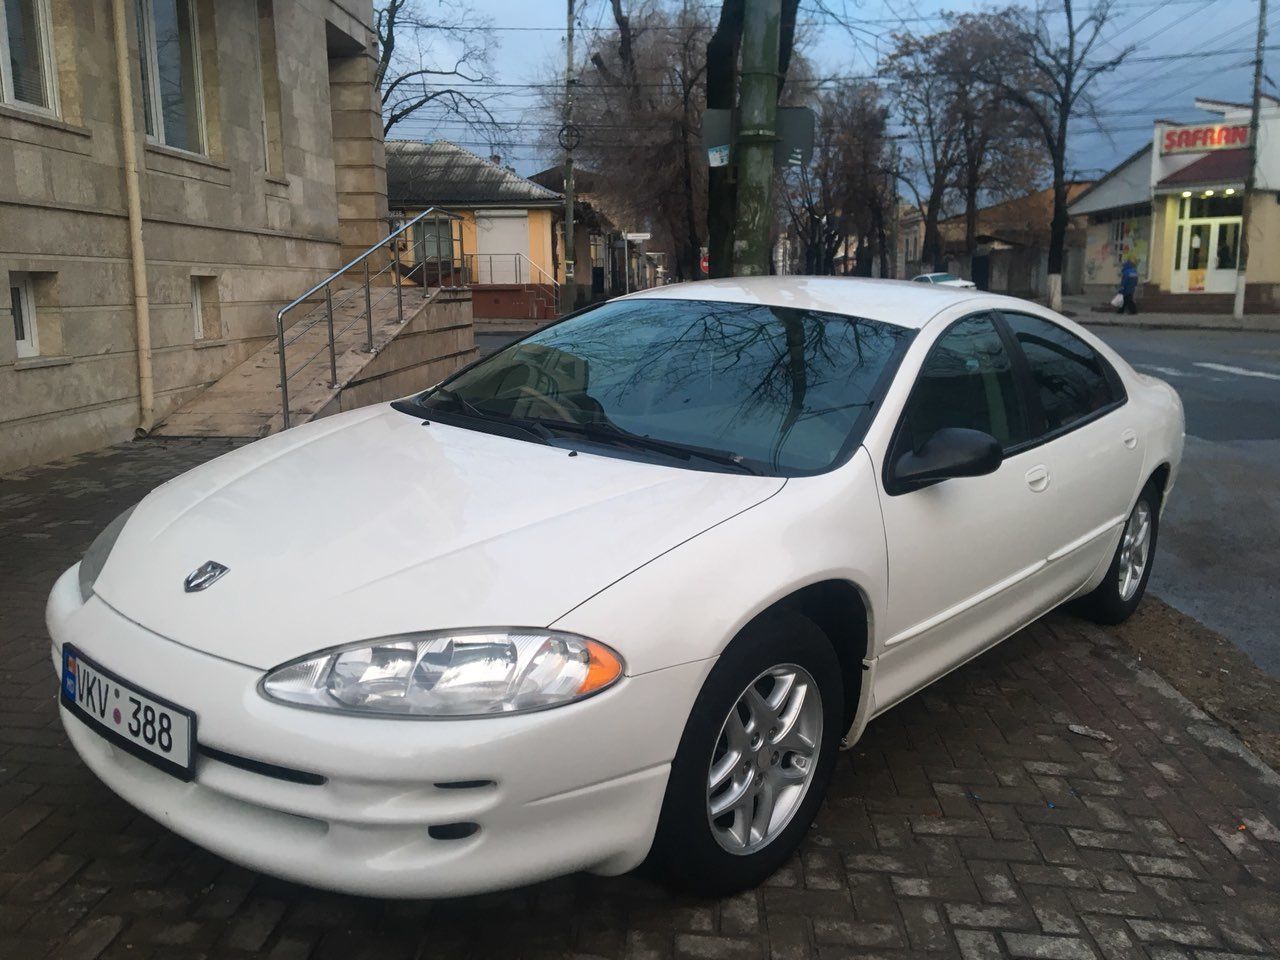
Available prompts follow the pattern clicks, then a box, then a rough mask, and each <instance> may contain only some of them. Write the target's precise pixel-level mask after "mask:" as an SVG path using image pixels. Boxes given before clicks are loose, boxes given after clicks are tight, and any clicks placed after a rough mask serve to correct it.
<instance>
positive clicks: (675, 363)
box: [539, 301, 906, 468]
mask: <svg viewBox="0 0 1280 960" xmlns="http://www.w3.org/2000/svg"><path fill="white" fill-rule="evenodd" d="M628 306H629V307H630V308H629V309H627V308H624V309H620V310H616V311H615V312H614V313H613V314H612V315H611V316H602V317H600V318H599V319H598V321H597V322H594V323H591V324H575V325H573V327H571V328H569V329H566V330H565V331H564V335H563V336H562V337H558V336H556V335H555V331H554V330H552V331H548V335H545V336H543V337H540V338H539V339H540V340H541V341H542V343H544V344H545V345H546V346H548V347H553V348H562V349H565V350H568V351H570V352H572V353H574V354H576V355H577V356H579V357H581V358H582V359H583V360H584V361H585V364H586V366H587V383H586V385H585V387H584V393H585V394H586V395H587V396H589V397H590V398H591V399H593V400H594V401H595V402H597V403H598V404H599V405H600V407H601V408H603V410H605V411H606V412H608V411H614V412H622V411H626V410H627V408H628V407H629V406H631V405H632V403H633V402H642V401H643V400H644V398H645V397H646V396H649V397H651V396H652V393H653V391H654V390H655V389H657V390H659V391H661V392H662V394H663V395H664V399H665V400H666V401H667V403H668V406H669V408H678V406H677V405H678V404H688V403H690V402H691V401H697V400H701V401H703V403H704V405H705V404H707V403H708V402H711V403H712V404H713V405H714V402H715V401H718V400H723V401H725V402H726V406H727V407H728V408H729V409H731V410H732V415H731V416H729V417H728V418H727V419H724V420H723V422H721V423H718V424H716V426H717V427H718V428H719V430H720V433H721V435H724V434H726V433H728V432H729V431H730V430H732V429H734V428H742V427H747V426H753V427H757V428H758V427H760V426H763V425H765V424H767V423H769V422H770V421H776V423H777V426H776V427H775V428H774V429H773V431H772V434H773V436H772V439H771V444H770V445H771V450H770V454H769V460H770V461H771V464H772V466H773V467H774V468H777V466H778V462H779V460H780V457H781V453H782V450H783V448H784V447H785V445H786V443H787V441H788V439H789V438H790V437H791V435H792V431H793V430H794V429H795V427H796V426H797V424H799V423H801V422H802V421H804V420H808V419H811V418H821V417H829V418H838V419H837V420H836V422H838V423H840V424H841V425H842V427H843V429H842V430H841V431H840V432H841V434H842V436H844V435H847V434H848V432H849V430H850V429H852V427H853V426H854V423H855V422H856V419H857V417H858V415H859V414H860V413H861V408H864V407H865V406H866V405H867V402H868V400H869V398H870V393H871V390H872V389H873V388H874V386H875V382H876V380H877V378H878V374H879V372H880V370H881V369H882V368H883V366H884V364H885V362H886V360H887V358H888V357H889V356H891V355H892V354H893V352H894V350H895V349H896V348H897V346H898V345H899V343H900V342H901V341H902V340H903V338H904V337H905V336H906V331H905V330H903V329H901V328H896V327H892V326H888V325H885V324H880V323H876V322H872V321H866V320H861V319H858V318H853V317H846V316H840V315H836V314H822V313H816V312H813V311H805V310H798V309H794V308H787V307H766V306H760V305H755V304H730V303H695V302H690V301H680V302H679V304H678V310H675V309H673V307H674V306H675V305H674V304H673V302H671V301H665V302H655V303H654V304H652V305H649V304H643V305H641V304H634V305H628ZM637 330H644V331H645V332H649V331H661V333H658V334H657V335H655V336H649V337H646V338H645V339H643V340H640V339H637V337H636V336H635V332H636V331H637ZM593 368H595V369H603V370H606V371H609V370H621V371H624V373H623V375H622V376H621V377H619V378H618V379H616V380H613V381H612V382H608V383H599V382H594V383H593V382H591V371H592V369H593ZM681 394H684V396H683V398H681ZM707 426H710V424H708V425H707ZM832 455H834V451H832Z"/></svg>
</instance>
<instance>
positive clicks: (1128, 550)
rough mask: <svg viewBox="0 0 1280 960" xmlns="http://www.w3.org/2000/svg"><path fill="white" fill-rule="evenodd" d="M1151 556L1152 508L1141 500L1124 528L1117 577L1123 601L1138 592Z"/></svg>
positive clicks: (1130, 598)
mask: <svg viewBox="0 0 1280 960" xmlns="http://www.w3.org/2000/svg"><path fill="white" fill-rule="evenodd" d="M1150 554H1151V507H1150V506H1148V505H1147V501H1145V500H1139V501H1138V505H1137V506H1136V507H1134V508H1133V513H1131V514H1130V515H1129V522H1128V523H1126V524H1125V527H1124V538H1123V539H1122V540H1121V541H1120V569H1119V571H1118V573H1117V577H1118V578H1119V581H1120V599H1121V600H1124V601H1126V602H1128V601H1129V600H1132V599H1133V595H1134V594H1135V593H1137V592H1138V587H1139V586H1140V585H1141V584H1142V575H1143V574H1144V573H1145V572H1146V569H1147V560H1148V559H1149V557H1150Z"/></svg>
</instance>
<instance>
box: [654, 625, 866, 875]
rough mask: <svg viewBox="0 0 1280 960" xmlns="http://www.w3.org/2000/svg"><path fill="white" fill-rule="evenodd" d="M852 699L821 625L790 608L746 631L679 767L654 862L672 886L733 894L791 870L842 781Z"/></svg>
mask: <svg viewBox="0 0 1280 960" xmlns="http://www.w3.org/2000/svg"><path fill="white" fill-rule="evenodd" d="M842 698H843V684H842V682H841V678H840V664H839V661H838V659H837V658H836V655H835V651H834V650H833V649H832V647H831V644H830V642H829V641H828V640H827V637H826V635H825V634H824V633H823V632H822V631H821V630H820V629H819V628H818V627H817V625H815V624H814V623H813V621H811V620H809V619H808V618H806V617H803V616H801V615H800V614H797V613H793V612H790V611H782V612H779V613H775V614H770V615H768V616H766V617H764V618H762V619H761V620H759V621H757V622H755V623H753V624H751V625H750V626H748V627H747V628H746V630H744V631H743V633H742V634H741V635H740V636H739V637H738V638H737V639H736V640H735V641H734V642H733V643H732V644H731V645H730V646H729V648H728V649H727V650H726V651H725V652H724V654H723V655H722V656H721V657H720V659H719V661H718V662H717V663H716V665H715V667H714V668H713V669H712V671H711V674H710V676H708V678H707V682H706V683H705V684H704V685H703V688H702V692H701V693H700V694H699V695H698V699H697V702H696V703H695V704H694V707H693V710H692V712H691V713H690V715H689V720H688V722H687V723H686V725H685V731H684V735H683V737H682V738H681V741H680V747H679V750H678V751H677V753H676V757H675V760H674V761H673V762H672V765H671V777H670V779H669V781H668V783H667V794H666V798H665V800H664V802H663V807H662V817H661V819H660V821H659V825H658V835H657V837H656V839H655V841H654V856H653V858H652V859H653V862H654V866H656V867H657V868H658V870H659V871H660V873H661V874H662V876H663V877H664V878H665V879H666V880H667V881H668V882H669V883H671V884H672V885H674V886H678V887H681V888H683V889H686V890H689V891H691V892H694V893H697V894H702V895H706V896H723V895H725V894H728V893H732V892H734V891H737V890H743V889H747V888H749V887H754V886H756V885H758V884H759V883H761V882H762V881H763V880H764V879H765V878H766V877H768V876H769V875H770V874H772V873H773V872H774V871H775V870H777V869H778V868H779V867H781V866H782V864H783V863H785V862H786V860H787V858H788V857H789V856H791V854H792V852H793V851H794V850H795V848H796V847H797V846H798V845H799V843H800V841H801V839H802V838H803V837H804V834H805V831H807V830H808V829H809V826H810V824H811V822H812V820H813V816H814V814H815V812H816V811H817V809H818V806H819V805H820V804H821V803H822V797H823V794H824V793H825V792H826V788H827V783H828V782H829V781H830V779H831V771H832V768H833V765H834V763H835V755H836V751H837V744H838V742H839V738H840V735H841V733H842V732H843V731H842V730H841V729H840V725H841V718H842V717H843V716H844V709H843V703H842Z"/></svg>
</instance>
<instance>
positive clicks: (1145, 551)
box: [1077, 483, 1160, 624]
mask: <svg viewBox="0 0 1280 960" xmlns="http://www.w3.org/2000/svg"><path fill="white" fill-rule="evenodd" d="M1144 521H1145V523H1146V524H1147V526H1146V530H1145V533H1144V532H1143V526H1142V525H1143V523H1144ZM1159 532H1160V491H1159V490H1158V489H1157V487H1156V486H1155V485H1154V484H1151V483H1149V484H1147V486H1146V487H1144V488H1143V490H1142V493H1140V494H1138V502H1137V503H1135V504H1134V505H1133V509H1132V510H1131V511H1130V512H1129V517H1128V519H1127V520H1126V521H1125V525H1124V531H1123V532H1122V533H1121V535H1120V542H1119V543H1118V544H1117V545H1116V552H1115V554H1114V555H1112V557H1111V564H1110V566H1108V567H1107V573H1106V576H1104V577H1103V578H1102V582H1101V583H1100V584H1098V586H1097V587H1096V588H1094V590H1093V592H1092V593H1089V594H1087V595H1086V596H1084V597H1082V598H1081V599H1080V601H1079V603H1078V605H1077V610H1078V612H1079V613H1081V614H1083V615H1084V616H1085V617H1087V618H1089V619H1090V620H1093V621H1094V622H1095V623H1102V624H1117V623H1124V621H1126V620H1128V619H1129V617H1131V616H1132V615H1133V611H1135V610H1136V609H1138V604H1139V603H1140V602H1141V601H1142V595H1143V594H1144V593H1146V590H1147V581H1148V580H1149V579H1150V577H1151V565H1152V562H1153V561H1154V560H1155V554H1156V539H1157V535H1158V534H1159Z"/></svg>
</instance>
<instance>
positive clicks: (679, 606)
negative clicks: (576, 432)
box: [551, 448, 887, 752]
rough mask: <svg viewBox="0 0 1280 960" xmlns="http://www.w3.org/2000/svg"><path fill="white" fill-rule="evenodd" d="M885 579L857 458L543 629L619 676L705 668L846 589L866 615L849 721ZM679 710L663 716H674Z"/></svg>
mask: <svg viewBox="0 0 1280 960" xmlns="http://www.w3.org/2000/svg"><path fill="white" fill-rule="evenodd" d="M886 569H887V555H886V548H885V540H884V525H883V522H882V519H881V516H880V504H879V498H878V496H877V493H876V480H875V473H874V469H873V466H872V463H871V458H870V456H869V455H868V454H867V452H866V450H865V449H863V448H859V449H858V450H857V451H856V452H855V453H854V455H853V457H852V458H851V459H850V460H849V461H848V462H847V463H845V464H844V465H842V466H841V467H839V468H837V469H835V470H833V471H830V472H829V473H826V474H822V475H819V476H814V477H796V478H791V479H789V480H788V481H787V483H786V485H785V486H784V487H783V489H782V490H780V491H779V492H778V493H777V494H775V495H774V496H772V497H771V498H769V499H768V500H766V501H764V502H763V503H761V504H759V505H757V506H755V507H753V508H752V509H750V510H747V511H745V512H743V513H740V514H738V515H737V516H735V517H732V518H730V519H729V520H726V521H724V522H723V523H721V524H719V525H717V526H715V527H713V528H712V529H710V530H708V531H706V532H704V533H702V534H701V535H699V536H697V537H695V538H693V539H692V540H689V541H687V542H685V543H684V544H682V545H680V546H679V547H676V548H675V549H673V550H670V551H668V552H667V553H665V554H663V555H662V556H660V557H657V558H655V559H654V560H652V561H650V562H649V563H647V564H645V565H644V566H642V567H640V568H639V569H637V570H635V571H633V572H632V573H630V574H628V575H627V576H626V577H624V578H622V579H621V580H618V581H617V582H615V583H614V584H612V585H611V586H609V587H607V588H606V589H604V590H602V591H601V592H599V593H597V594H596V595H595V596H593V597H591V598H589V599H588V600H586V601H585V602H583V603H582V604H580V605H579V606H577V607H575V608H574V609H573V610H571V611H569V612H568V613H566V614H564V615H563V616H562V617H560V618H559V619H558V620H557V621H556V622H555V623H553V624H552V625H551V626H552V627H553V628H555V629H560V630H567V631H570V632H573V633H578V634H582V635H585V636H589V637H594V638H595V639H598V640H600V641H602V642H604V643H607V644H609V645H610V646H611V647H613V648H614V649H616V650H617V651H618V652H619V653H621V654H622V656H623V659H624V660H625V661H626V665H627V674H628V675H639V674H644V673H647V672H650V671H653V670H661V669H664V668H666V667H671V666H675V665H677V664H681V663H687V662H690V661H697V660H707V661H710V660H713V659H714V658H716V657H718V656H720V654H721V653H722V652H723V651H724V650H725V648H726V647H727V646H728V645H729V644H730V643H731V642H732V641H733V639H734V637H736V636H737V635H738V633H739V632H740V631H741V630H742V629H743V627H745V626H746V625H747V624H748V623H750V622H751V620H752V619H754V618H755V617H757V616H759V615H760V614H761V613H762V612H764V611H765V610H767V609H769V608H770V607H771V606H773V605H774V604H776V603H778V602H779V601H781V600H783V599H784V598H786V597H787V596H789V595H791V594H793V593H795V592H796V591H797V590H799V589H802V588H803V587H806V586H809V585H811V584H814V583H818V582H822V581H826V580H840V581H844V582H848V583H850V584H852V585H854V586H855V587H856V588H857V589H858V591H859V593H860V594H861V596H862V599H863V603H864V605H865V606H866V608H867V620H868V623H867V638H868V652H867V654H866V658H865V659H864V662H863V663H862V664H861V669H862V673H863V677H862V682H861V687H862V691H863V695H862V702H860V703H859V706H858V714H859V716H860V717H861V716H862V715H863V714H865V712H866V711H867V709H868V708H869V704H867V703H866V700H867V691H868V690H869V686H868V684H867V679H868V676H869V670H868V664H867V662H865V661H866V660H870V659H871V658H873V657H874V656H875V636H876V634H875V617H876V612H877V611H879V610H881V609H883V606H884V602H885V596H886ZM708 669H710V667H709V666H708ZM691 707H692V702H690V703H681V704H667V705H666V708H667V709H679V710H682V711H684V712H685V713H688V711H689V709H690V708H691ZM859 722H861V721H860V720H858V719H855V724H854V725H855V727H856V726H858V723H859ZM675 746H676V745H675V744H672V745H671V749H672V751H673V752H674V749H675Z"/></svg>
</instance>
